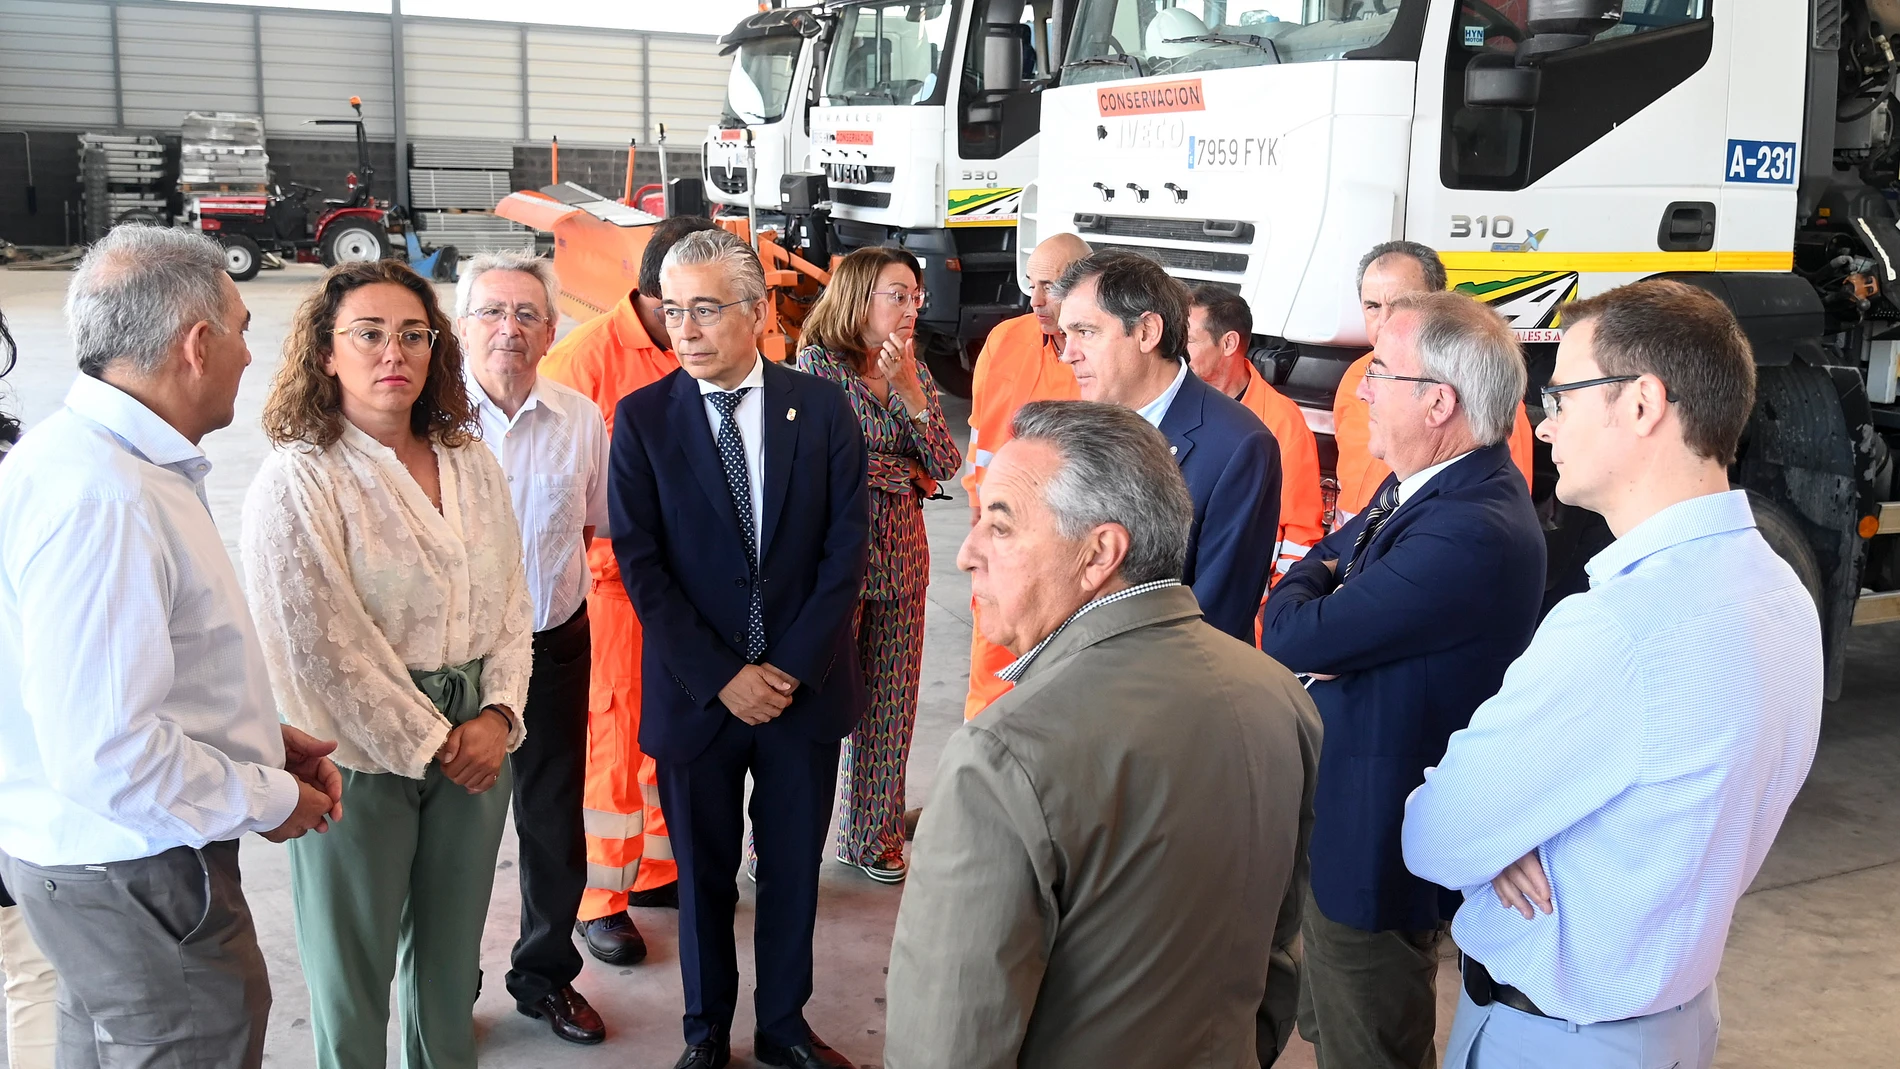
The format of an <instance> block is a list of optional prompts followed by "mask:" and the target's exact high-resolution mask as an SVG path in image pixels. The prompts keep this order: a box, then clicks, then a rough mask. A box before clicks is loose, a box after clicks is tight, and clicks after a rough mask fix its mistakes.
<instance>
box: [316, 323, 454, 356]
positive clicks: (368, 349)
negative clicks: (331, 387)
mask: <svg viewBox="0 0 1900 1069" xmlns="http://www.w3.org/2000/svg"><path fill="white" fill-rule="evenodd" d="M330 333H332V334H348V335H349V336H350V340H351V341H352V342H354V343H355V345H356V351H357V352H359V353H361V354H363V355H364V356H380V355H382V352H383V350H384V349H385V348H387V347H388V345H389V339H390V338H391V337H392V336H393V337H394V338H395V339H396V345H397V347H399V348H400V349H401V350H402V351H403V352H405V353H408V354H409V355H411V356H420V355H422V354H423V353H426V352H430V351H431V350H433V349H434V348H435V337H436V335H437V334H439V333H441V332H440V331H437V330H433V329H431V328H428V327H404V328H402V329H401V330H399V331H396V332H395V334H394V335H391V334H390V332H389V331H387V330H384V329H383V328H381V327H370V326H356V327H344V328H342V329H340V330H333V331H331V332H330Z"/></svg>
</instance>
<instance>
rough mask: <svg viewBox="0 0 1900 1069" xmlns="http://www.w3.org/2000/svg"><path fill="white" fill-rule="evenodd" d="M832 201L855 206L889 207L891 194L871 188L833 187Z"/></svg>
mask: <svg viewBox="0 0 1900 1069" xmlns="http://www.w3.org/2000/svg"><path fill="white" fill-rule="evenodd" d="M831 202H832V203H833V204H849V205H851V206H852V207H854V208H888V207H890V206H891V195H890V194H889V193H877V192H873V191H872V190H869V189H833V190H832V191H831Z"/></svg>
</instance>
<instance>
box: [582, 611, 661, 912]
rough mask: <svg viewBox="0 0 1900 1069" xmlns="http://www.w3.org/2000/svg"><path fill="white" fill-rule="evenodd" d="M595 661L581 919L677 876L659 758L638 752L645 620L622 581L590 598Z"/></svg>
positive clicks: (591, 686)
mask: <svg viewBox="0 0 1900 1069" xmlns="http://www.w3.org/2000/svg"><path fill="white" fill-rule="evenodd" d="M587 616H588V619H589V621H590V624H591V629H592V632H593V643H594V664H593V671H592V674H591V677H590V680H589V686H588V702H587V710H588V715H587V788H586V790H585V792H583V794H582V800H581V805H582V808H583V816H584V817H585V823H586V828H587V890H586V892H585V893H583V894H582V896H581V908H580V915H579V919H580V920H584V921H588V920H595V919H597V918H600V917H607V916H611V915H613V914H614V913H618V912H620V911H622V910H624V909H626V908H627V892H628V891H647V890H651V889H653V888H655V887H661V886H664V885H666V884H669V883H672V882H673V881H674V880H676V879H678V878H679V867H678V866H677V865H675V864H674V862H673V843H672V840H670V839H668V838H667V835H666V818H665V817H664V816H662V815H661V814H660V787H659V780H658V778H657V776H656V766H655V764H654V761H653V758H651V757H648V756H646V755H645V754H643V753H641V752H640V619H639V617H637V616H635V615H634V613H633V603H632V602H631V601H628V600H627V595H626V592H625V590H623V589H620V588H618V586H617V585H613V586H610V585H608V584H605V583H599V582H597V583H595V584H594V589H593V592H592V593H590V594H588V595H587Z"/></svg>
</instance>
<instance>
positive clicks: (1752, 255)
mask: <svg viewBox="0 0 1900 1069" xmlns="http://www.w3.org/2000/svg"><path fill="white" fill-rule="evenodd" d="M1438 256H1439V259H1441V260H1443V261H1444V263H1445V267H1446V269H1448V270H1451V271H1487V272H1489V271H1496V272H1505V273H1510V274H1512V275H1528V274H1530V273H1532V272H1535V271H1578V272H1583V273H1588V274H1641V275H1653V274H1660V273H1662V272H1665V271H1791V270H1793V269H1794V253H1793V252H1792V251H1770V252H1749V251H1735V252H1728V251H1721V250H1718V251H1715V252H1441V253H1439V254H1438Z"/></svg>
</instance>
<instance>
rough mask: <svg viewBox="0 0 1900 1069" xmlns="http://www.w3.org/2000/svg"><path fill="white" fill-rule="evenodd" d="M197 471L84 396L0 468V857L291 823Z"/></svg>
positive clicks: (264, 693) (173, 434) (120, 848)
mask: <svg viewBox="0 0 1900 1069" xmlns="http://www.w3.org/2000/svg"><path fill="white" fill-rule="evenodd" d="M210 470H211V464H210V462H209V461H207V460H205V457H204V453H203V452H202V451H200V450H199V449H198V447H197V446H195V445H193V444H191V442H189V441H188V440H186V439H185V437H184V436H183V435H181V434H179V433H178V431H177V430H176V429H175V428H173V427H172V426H171V425H170V424H168V423H166V422H165V421H164V420H162V419H160V418H159V417H158V416H157V415H155V414H154V413H153V412H152V411H151V410H150V409H148V408H146V407H145V406H144V405H141V404H140V403H139V402H138V401H136V400H134V399H133V398H132V397H131V396H129V395H127V394H125V393H123V392H121V391H120V390H118V389H116V388H114V387H112V386H110V385H107V384H106V383H104V382H101V381H100V380H98V379H94V378H90V377H87V376H81V377H80V378H79V379H78V380H77V381H75V382H74V383H73V386H72V390H71V391H70V392H69V393H68V394H67V395H66V407H65V408H63V409H61V410H60V411H59V412H56V413H54V414H53V415H52V416H49V417H48V418H47V419H46V420H45V422H43V423H41V424H40V425H39V426H38V427H36V428H34V429H33V430H32V431H31V432H29V433H28V434H27V435H26V436H25V437H24V438H23V439H22V440H21V442H20V444H19V445H18V446H16V447H15V448H14V449H13V451H12V453H11V454H10V455H9V456H8V457H7V459H6V462H5V463H3V464H0V850H4V851H6V852H7V853H8V854H11V855H13V856H14V857H17V858H20V859H21V860H24V861H27V862H30V863H32V864H37V865H95V864H105V863H108V862H113V861H126V860H130V859H133V858H141V857H150V856H152V855H154V854H158V853H162V852H164V851H166V850H170V849H173V848H175V847H180V846H189V847H194V848H195V847H201V846H204V845H205V844H206V843H210V842H217V841H221V840H226V839H235V838H237V837H238V836H240V835H243V834H244V833H245V832H249V831H270V830H272V829H274V828H276V827H277V826H278V825H280V824H282V823H283V822H284V821H285V820H286V819H288V818H289V816H290V814H291V811H292V810H293V809H295V808H296V805H297V798H298V787H297V781H296V780H295V779H294V778H293V777H292V776H291V775H290V773H288V772H285V771H284V770H283V765H284V739H283V732H282V729H281V728H280V727H279V725H278V722H277V710H276V707H275V705H274V704H273V703H272V701H271V693H270V681H269V678H268V676H267V675H266V674H265V668H264V656H263V651H262V650H261V649H260V648H259V646H258V640H257V636H256V634H255V632H254V631H253V630H252V626H251V615H250V612H249V610H248V609H247V608H246V607H245V604H244V592H243V589H242V588H241V587H240V586H239V585H238V578H237V573H236V572H235V571H233V570H232V568H231V558H230V557H229V556H228V555H227V554H226V553H225V550H224V542H223V540H222V539H220V538H219V537H218V531H217V528H216V527H215V526H214V525H213V524H212V522H211V513H210V512H209V511H208V510H207V509H206V508H205V503H204V486H203V482H204V478H205V475H206V474H207V473H208V472H210Z"/></svg>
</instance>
